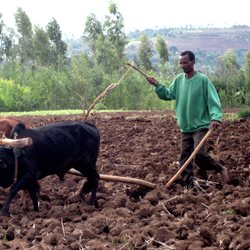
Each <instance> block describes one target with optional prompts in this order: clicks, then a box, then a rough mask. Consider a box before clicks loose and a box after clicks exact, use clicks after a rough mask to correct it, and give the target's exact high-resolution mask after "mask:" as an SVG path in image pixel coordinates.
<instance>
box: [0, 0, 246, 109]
mask: <svg viewBox="0 0 250 250" xmlns="http://www.w3.org/2000/svg"><path fill="white" fill-rule="evenodd" d="M15 19H16V26H17V31H18V34H17V35H18V40H17V39H14V38H16V37H17V36H14V35H15V34H14V33H12V34H11V33H10V32H6V29H5V25H4V23H3V21H2V20H1V15H0V48H1V51H0V60H2V63H1V65H0V77H1V80H0V92H1V93H0V110H2V111H30V110H48V109H50V110H58V109H88V108H89V107H90V105H91V104H92V103H93V101H94V100H95V99H96V97H97V96H99V95H100V94H101V93H102V92H103V91H104V90H105V89H106V88H107V87H108V86H109V85H110V84H111V83H117V82H118V81H120V79H121V77H122V76H123V74H124V73H125V72H126V71H127V69H128V68H127V64H126V63H127V61H128V59H127V57H126V56H125V51H126V45H127V43H128V38H127V36H126V34H125V33H124V30H123V29H124V20H123V17H122V15H121V13H120V12H119V10H118V8H117V5H116V4H114V3H111V4H110V6H109V13H108V15H106V16H105V19H104V21H103V22H101V21H99V20H97V18H96V16H95V15H94V14H92V15H90V16H89V17H88V18H87V21H86V24H85V29H84V36H83V40H84V42H85V43H84V47H83V48H84V49H83V50H82V51H80V52H79V51H78V53H77V54H75V55H72V54H71V56H70V57H69V56H68V55H67V45H66V43H65V42H64V41H63V40H62V34H61V30H60V26H59V24H58V23H57V21H56V20H55V19H52V20H51V21H50V22H49V23H48V25H47V26H46V29H43V28H41V27H36V26H35V27H34V29H33V27H32V23H31V22H30V19H29V17H28V16H27V14H26V13H25V12H24V11H23V10H22V9H20V8H19V9H18V10H17V13H16V14H15ZM162 32H163V33H162ZM164 32H165V33H164ZM184 33H185V32H184V31H183V29H175V30H173V29H168V30H162V31H161V32H160V34H161V36H158V32H152V31H150V33H148V31H145V33H141V32H140V33H138V34H137V36H138V37H139V35H140V41H138V40H137V41H136V43H133V45H132V49H133V53H132V54H131V55H129V58H130V59H129V60H130V61H134V63H135V65H136V66H138V67H139V68H141V69H142V70H143V71H144V72H145V73H146V74H147V75H150V76H154V77H155V78H157V79H158V80H159V81H160V82H161V83H165V84H167V85H168V84H169V83H170V82H171V81H172V80H173V78H174V77H175V76H176V75H177V74H178V73H179V72H180V67H179V58H178V48H177V47H176V46H172V47H170V48H169V49H168V47H167V44H166V43H165V38H166V34H167V35H168V36H171V37H177V36H184V35H188V34H187V33H185V34H184ZM133 46H134V47H133ZM156 52H157V53H158V54H157V53H156ZM156 54H157V55H156ZM238 56H239V54H238V53H236V52H235V51H234V50H231V49H229V50H227V51H226V52H225V53H224V54H223V55H222V56H221V57H220V58H219V62H218V66H217V68H216V71H215V72H213V71H212V70H211V68H210V67H203V68H202V69H203V70H204V71H205V72H204V73H209V76H210V78H211V80H212V82H213V83H214V84H215V86H216V88H217V89H218V91H219V95H220V98H221V101H222V105H223V107H242V106H249V105H250V51H249V52H248V53H246V60H245V61H246V63H245V65H244V67H241V66H240V65H239V63H238ZM196 57H197V58H199V60H201V61H206V59H207V62H209V63H211V62H212V60H215V59H214V56H213V55H208V54H207V53H206V52H205V51H204V50H199V51H198V52H197V54H196ZM199 60H197V62H198V61H199ZM206 66H207V65H206ZM174 108H175V102H174V101H172V102H166V101H161V100H159V98H158V97H157V96H156V94H155V90H154V87H152V86H151V85H149V84H148V82H147V81H146V79H145V78H144V77H143V76H142V75H141V74H139V73H138V72H137V71H134V70H131V71H130V72H129V73H128V74H127V75H126V77H124V79H122V81H121V82H120V85H119V86H118V87H116V88H114V89H112V90H111V91H109V92H108V93H107V94H106V95H105V96H104V97H102V99H100V100H99V102H98V103H97V104H96V106H95V109H97V110H103V109H119V110H145V109H150V110H153V109H174Z"/></svg>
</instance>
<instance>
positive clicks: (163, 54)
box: [156, 36, 169, 64]
mask: <svg viewBox="0 0 250 250" xmlns="http://www.w3.org/2000/svg"><path fill="white" fill-rule="evenodd" d="M156 50H157V52H158V54H159V57H160V63H161V64H165V63H166V62H168V60H169V58H168V48H167V44H166V42H165V40H164V38H163V37H161V36H157V40H156Z"/></svg>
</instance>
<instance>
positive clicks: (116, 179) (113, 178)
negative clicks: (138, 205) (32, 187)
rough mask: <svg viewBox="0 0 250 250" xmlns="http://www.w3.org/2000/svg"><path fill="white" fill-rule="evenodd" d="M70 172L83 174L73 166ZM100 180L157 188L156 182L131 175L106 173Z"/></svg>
mask: <svg viewBox="0 0 250 250" xmlns="http://www.w3.org/2000/svg"><path fill="white" fill-rule="evenodd" d="M68 173H69V174H74V175H79V176H82V174H81V173H80V172H79V171H77V170H75V169H73V168H71V169H70V170H69V171H68ZM100 180H104V181H114V182H123V183H129V184H137V185H139V186H144V187H148V188H155V186H156V185H155V184H153V183H151V182H148V181H144V180H141V179H137V178H131V177H122V176H116V175H104V174H100Z"/></svg>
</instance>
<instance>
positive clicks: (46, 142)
mask: <svg viewBox="0 0 250 250" xmlns="http://www.w3.org/2000/svg"><path fill="white" fill-rule="evenodd" d="M14 135H18V138H25V137H30V138H31V139H32V140H33V144H32V145H31V146H27V147H24V148H22V149H11V148H7V147H0V186H2V187H4V188H7V187H10V186H11V188H10V190H9V193H8V195H7V197H6V200H5V202H4V204H3V206H2V208H1V214H2V215H9V210H10V204H11V201H12V199H13V198H14V196H15V195H16V194H17V192H18V191H19V190H28V192H29V195H30V197H31V199H32V202H33V206H34V210H35V211H38V210H39V209H38V191H39V185H38V182H37V180H38V179H41V178H43V177H45V176H48V175H53V174H56V175H58V176H59V178H60V179H61V180H62V179H63V177H64V175H65V173H67V172H68V170H69V169H70V168H74V169H76V170H78V171H79V172H81V173H82V175H83V176H85V177H86V178H87V180H86V181H85V183H84V184H83V186H82V188H81V190H80V192H79V195H80V196H83V195H85V194H87V193H91V199H90V202H91V203H92V204H95V206H98V204H97V201H96V190H97V187H98V183H99V178H100V177H99V174H98V172H97V169H96V161H97V156H98V152H99V146H100V135H99V132H98V129H97V128H96V127H95V126H94V125H93V124H91V123H87V122H63V123H57V124H51V125H48V126H43V127H37V128H33V129H28V128H26V127H25V125H24V124H21V123H19V124H17V125H16V126H15V127H14V128H13V129H12V131H11V135H10V136H11V138H14ZM15 160H17V162H18V165H17V166H18V171H17V180H16V182H14V179H15V177H14V176H15V172H16V171H15ZM13 182H14V183H13Z"/></svg>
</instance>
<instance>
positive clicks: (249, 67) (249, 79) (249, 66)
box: [245, 50, 250, 105]
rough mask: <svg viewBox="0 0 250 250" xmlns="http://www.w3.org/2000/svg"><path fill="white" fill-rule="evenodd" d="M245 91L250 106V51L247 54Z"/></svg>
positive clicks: (247, 103)
mask: <svg viewBox="0 0 250 250" xmlns="http://www.w3.org/2000/svg"><path fill="white" fill-rule="evenodd" d="M245 81H246V86H245V91H246V103H245V104H246V105H250V50H249V51H248V52H247V54H246V60H245Z"/></svg>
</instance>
